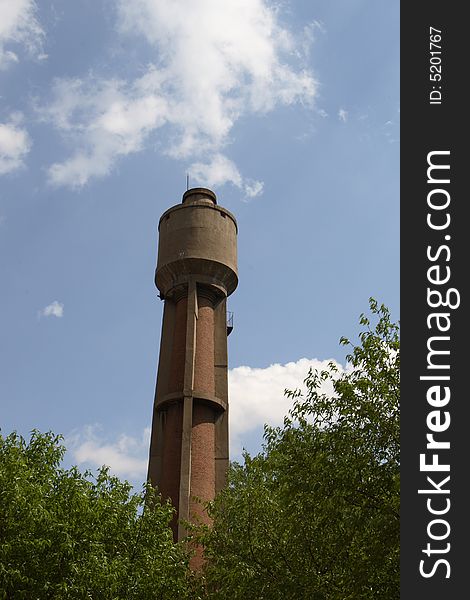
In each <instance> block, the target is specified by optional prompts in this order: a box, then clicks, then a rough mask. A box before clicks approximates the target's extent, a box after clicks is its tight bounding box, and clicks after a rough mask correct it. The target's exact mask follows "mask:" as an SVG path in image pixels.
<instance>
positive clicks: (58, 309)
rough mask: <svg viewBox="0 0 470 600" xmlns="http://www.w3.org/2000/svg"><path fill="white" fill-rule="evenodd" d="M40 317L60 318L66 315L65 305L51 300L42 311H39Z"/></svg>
mask: <svg viewBox="0 0 470 600" xmlns="http://www.w3.org/2000/svg"><path fill="white" fill-rule="evenodd" d="M39 316H40V317H57V318H58V319H60V318H62V317H63V316H64V305H63V304H62V303H61V302H57V300H54V302H51V304H48V305H47V306H46V307H45V308H43V309H42V310H41V311H39Z"/></svg>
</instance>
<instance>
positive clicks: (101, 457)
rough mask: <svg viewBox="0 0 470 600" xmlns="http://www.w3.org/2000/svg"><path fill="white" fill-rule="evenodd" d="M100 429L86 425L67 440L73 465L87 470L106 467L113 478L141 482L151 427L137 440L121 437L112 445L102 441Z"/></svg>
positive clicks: (145, 468) (146, 458) (145, 472)
mask: <svg viewBox="0 0 470 600" xmlns="http://www.w3.org/2000/svg"><path fill="white" fill-rule="evenodd" d="M101 429H102V428H101V427H100V426H98V425H87V426H85V427H84V428H83V429H82V430H81V431H74V432H72V433H71V434H70V435H69V436H67V439H66V446H67V447H68V449H69V451H71V453H72V455H73V458H74V460H75V461H76V463H77V464H78V465H85V466H87V467H88V468H99V467H101V466H103V465H106V466H108V467H110V469H111V471H112V472H113V473H114V474H115V475H118V476H120V477H128V478H130V479H133V480H137V479H140V480H142V481H143V480H144V479H145V477H146V475H147V463H148V451H149V443H150V427H146V428H145V429H144V431H143V433H142V436H141V437H140V438H135V437H132V436H129V435H126V434H121V435H120V436H119V437H118V439H117V440H115V441H112V442H110V441H109V440H105V439H102V436H100V435H99V434H100V431H101Z"/></svg>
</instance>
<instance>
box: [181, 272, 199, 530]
mask: <svg viewBox="0 0 470 600" xmlns="http://www.w3.org/2000/svg"><path fill="white" fill-rule="evenodd" d="M197 310H198V307H197V293H196V284H195V282H194V281H193V280H192V279H190V281H189V283H188V305H187V318H186V353H185V361H184V382H183V394H184V399H183V433H182V436H181V469H180V493H179V506H178V521H179V522H178V540H181V539H182V538H183V537H184V536H185V535H186V529H185V527H184V526H183V525H182V523H181V520H182V519H185V520H189V498H190V494H191V431H192V422H193V383H194V364H195V353H196V319H197Z"/></svg>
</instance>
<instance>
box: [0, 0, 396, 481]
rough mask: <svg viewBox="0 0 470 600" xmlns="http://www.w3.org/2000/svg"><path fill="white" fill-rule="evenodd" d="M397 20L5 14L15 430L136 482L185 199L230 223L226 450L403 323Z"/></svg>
mask: <svg viewBox="0 0 470 600" xmlns="http://www.w3.org/2000/svg"><path fill="white" fill-rule="evenodd" d="M399 116H400V114H399V4H398V3H397V2H387V1H385V0H368V1H366V0H334V1H332V0H322V1H308V2H306V1H305V2H301V1H294V0H292V1H290V2H287V1H283V2H277V3H275V4H274V3H270V2H267V1H266V0H225V1H224V2H218V1H216V0H171V1H170V0H133V2H125V1H124V0H83V1H81V2H59V1H58V0H51V1H47V2H46V1H42V2H40V1H38V2H34V1H33V0H0V274H1V295H0V411H1V412H0V421H1V424H2V431H3V432H4V433H7V432H9V431H11V430H17V431H19V432H20V433H22V434H23V435H28V432H29V431H30V430H31V429H33V428H38V429H40V430H43V431H44V430H53V431H55V432H57V433H62V434H64V435H65V436H66V439H67V445H68V447H69V452H68V456H67V460H68V461H69V463H79V464H80V465H82V466H84V467H85V466H86V467H92V468H94V467H96V466H97V465H99V464H101V463H108V464H110V465H111V467H112V468H113V469H114V471H115V472H116V473H118V474H120V475H122V476H123V477H126V478H128V479H130V480H131V481H133V482H139V481H142V480H143V479H144V478H145V470H146V460H147V452H148V428H149V426H150V422H151V414H152V402H153V392H154V385H155V374H156V365H157V361H158V346H159V339H160V325H161V317H162V303H161V301H160V300H159V299H158V298H157V293H156V290H155V288H154V284H153V273H154V268H155V259H156V248H157V224H158V219H159V217H160V215H161V214H162V212H163V211H164V210H166V209H167V208H168V207H170V206H172V205H174V204H177V203H179V202H180V201H181V196H182V194H183V192H184V191H185V189H186V173H189V174H190V184H191V186H199V185H201V186H207V187H210V188H211V189H213V190H214V191H215V192H216V193H217V195H218V200H219V202H220V204H222V205H223V206H225V207H226V208H228V209H229V210H230V211H231V212H233V213H234V214H235V215H236V217H237V220H238V224H239V240H238V242H239V276H240V283H239V287H238V289H237V290H236V292H235V293H234V294H233V296H232V297H231V298H230V302H229V309H230V310H233V311H234V314H235V329H234V331H233V333H232V334H231V336H230V338H229V361H230V367H231V371H230V393H231V397H230V402H231V448H232V450H231V452H232V457H233V458H237V457H238V456H239V455H240V450H241V448H242V447H243V446H245V447H246V448H248V449H249V450H250V451H252V452H256V451H257V450H258V449H259V448H260V443H261V433H262V424H263V423H264V422H269V423H272V424H276V423H280V422H281V421H282V416H283V414H285V412H286V411H287V410H288V408H289V402H288V401H287V400H286V399H285V398H284V397H283V393H282V392H283V390H284V388H286V387H288V388H289V387H296V386H298V385H300V384H301V381H302V379H303V377H305V375H306V374H307V371H308V367H309V365H317V364H319V363H321V362H322V361H328V360H329V359H335V360H336V361H337V362H338V363H339V364H344V354H345V352H344V349H343V348H341V347H340V346H339V345H338V340H339V338H340V337H341V336H342V335H346V336H349V337H351V338H354V336H355V335H356V334H357V331H358V325H357V323H358V316H359V314H360V313H361V312H363V311H366V310H367V306H368V297H369V296H374V297H375V298H377V299H378V300H379V301H380V302H384V303H385V304H387V305H388V306H389V307H390V308H391V310H392V314H393V316H394V317H395V318H396V319H398V317H399V314H398V311H399V304H398V302H399V272H398V265H399V227H398V221H399Z"/></svg>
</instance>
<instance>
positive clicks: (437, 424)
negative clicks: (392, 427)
mask: <svg viewBox="0 0 470 600" xmlns="http://www.w3.org/2000/svg"><path fill="white" fill-rule="evenodd" d="M464 8H465V4H464V3H458V2H442V1H441V2H437V1H435V0H428V1H427V2H420V3H417V2H410V3H402V4H401V273H402V279H401V343H402V391H401V431H402V438H401V469H402V482H401V598H403V599H404V600H408V599H410V600H411V599H413V600H416V599H418V598H426V600H433V599H435V598H436V599H437V598H439V599H444V598H445V599H446V600H449V599H454V598H455V599H457V598H459V599H460V598H463V597H467V595H468V594H469V592H468V582H469V581H470V562H469V557H470V547H469V545H470V527H469V521H470V518H469V513H470V485H467V482H470V394H469V385H468V381H469V380H470V377H469V376H470V362H469V360H468V358H467V357H468V354H469V352H468V350H467V346H468V332H469V329H470V328H469V324H468V323H469V318H470V314H469V313H468V305H469V304H468V279H469V278H470V269H469V267H468V266H467V265H466V263H467V261H468V260H469V259H470V231H469V232H467V229H468V225H467V223H470V217H468V216H467V214H468V212H469V211H468V210H467V207H468V206H470V197H469V193H468V191H467V190H465V189H464V181H465V180H466V179H468V178H469V174H470V168H469V166H467V164H466V162H467V157H468V156H469V152H468V150H467V148H465V147H464V139H465V138H466V137H467V136H468V133H467V132H468V131H469V129H470V128H469V125H468V123H467V112H468V102H467V101H466V91H465V90H466V89H467V87H468V86H467V85H466V84H467V80H468V72H469V68H468V67H467V66H466V64H465V61H464V57H465V56H467V57H468V55H469V51H468V48H467V44H468V39H469V35H468V31H467V30H468V23H467V21H466V18H465V17H464ZM461 55H462V56H461ZM464 103H465V106H464ZM465 384H466V385H465Z"/></svg>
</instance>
